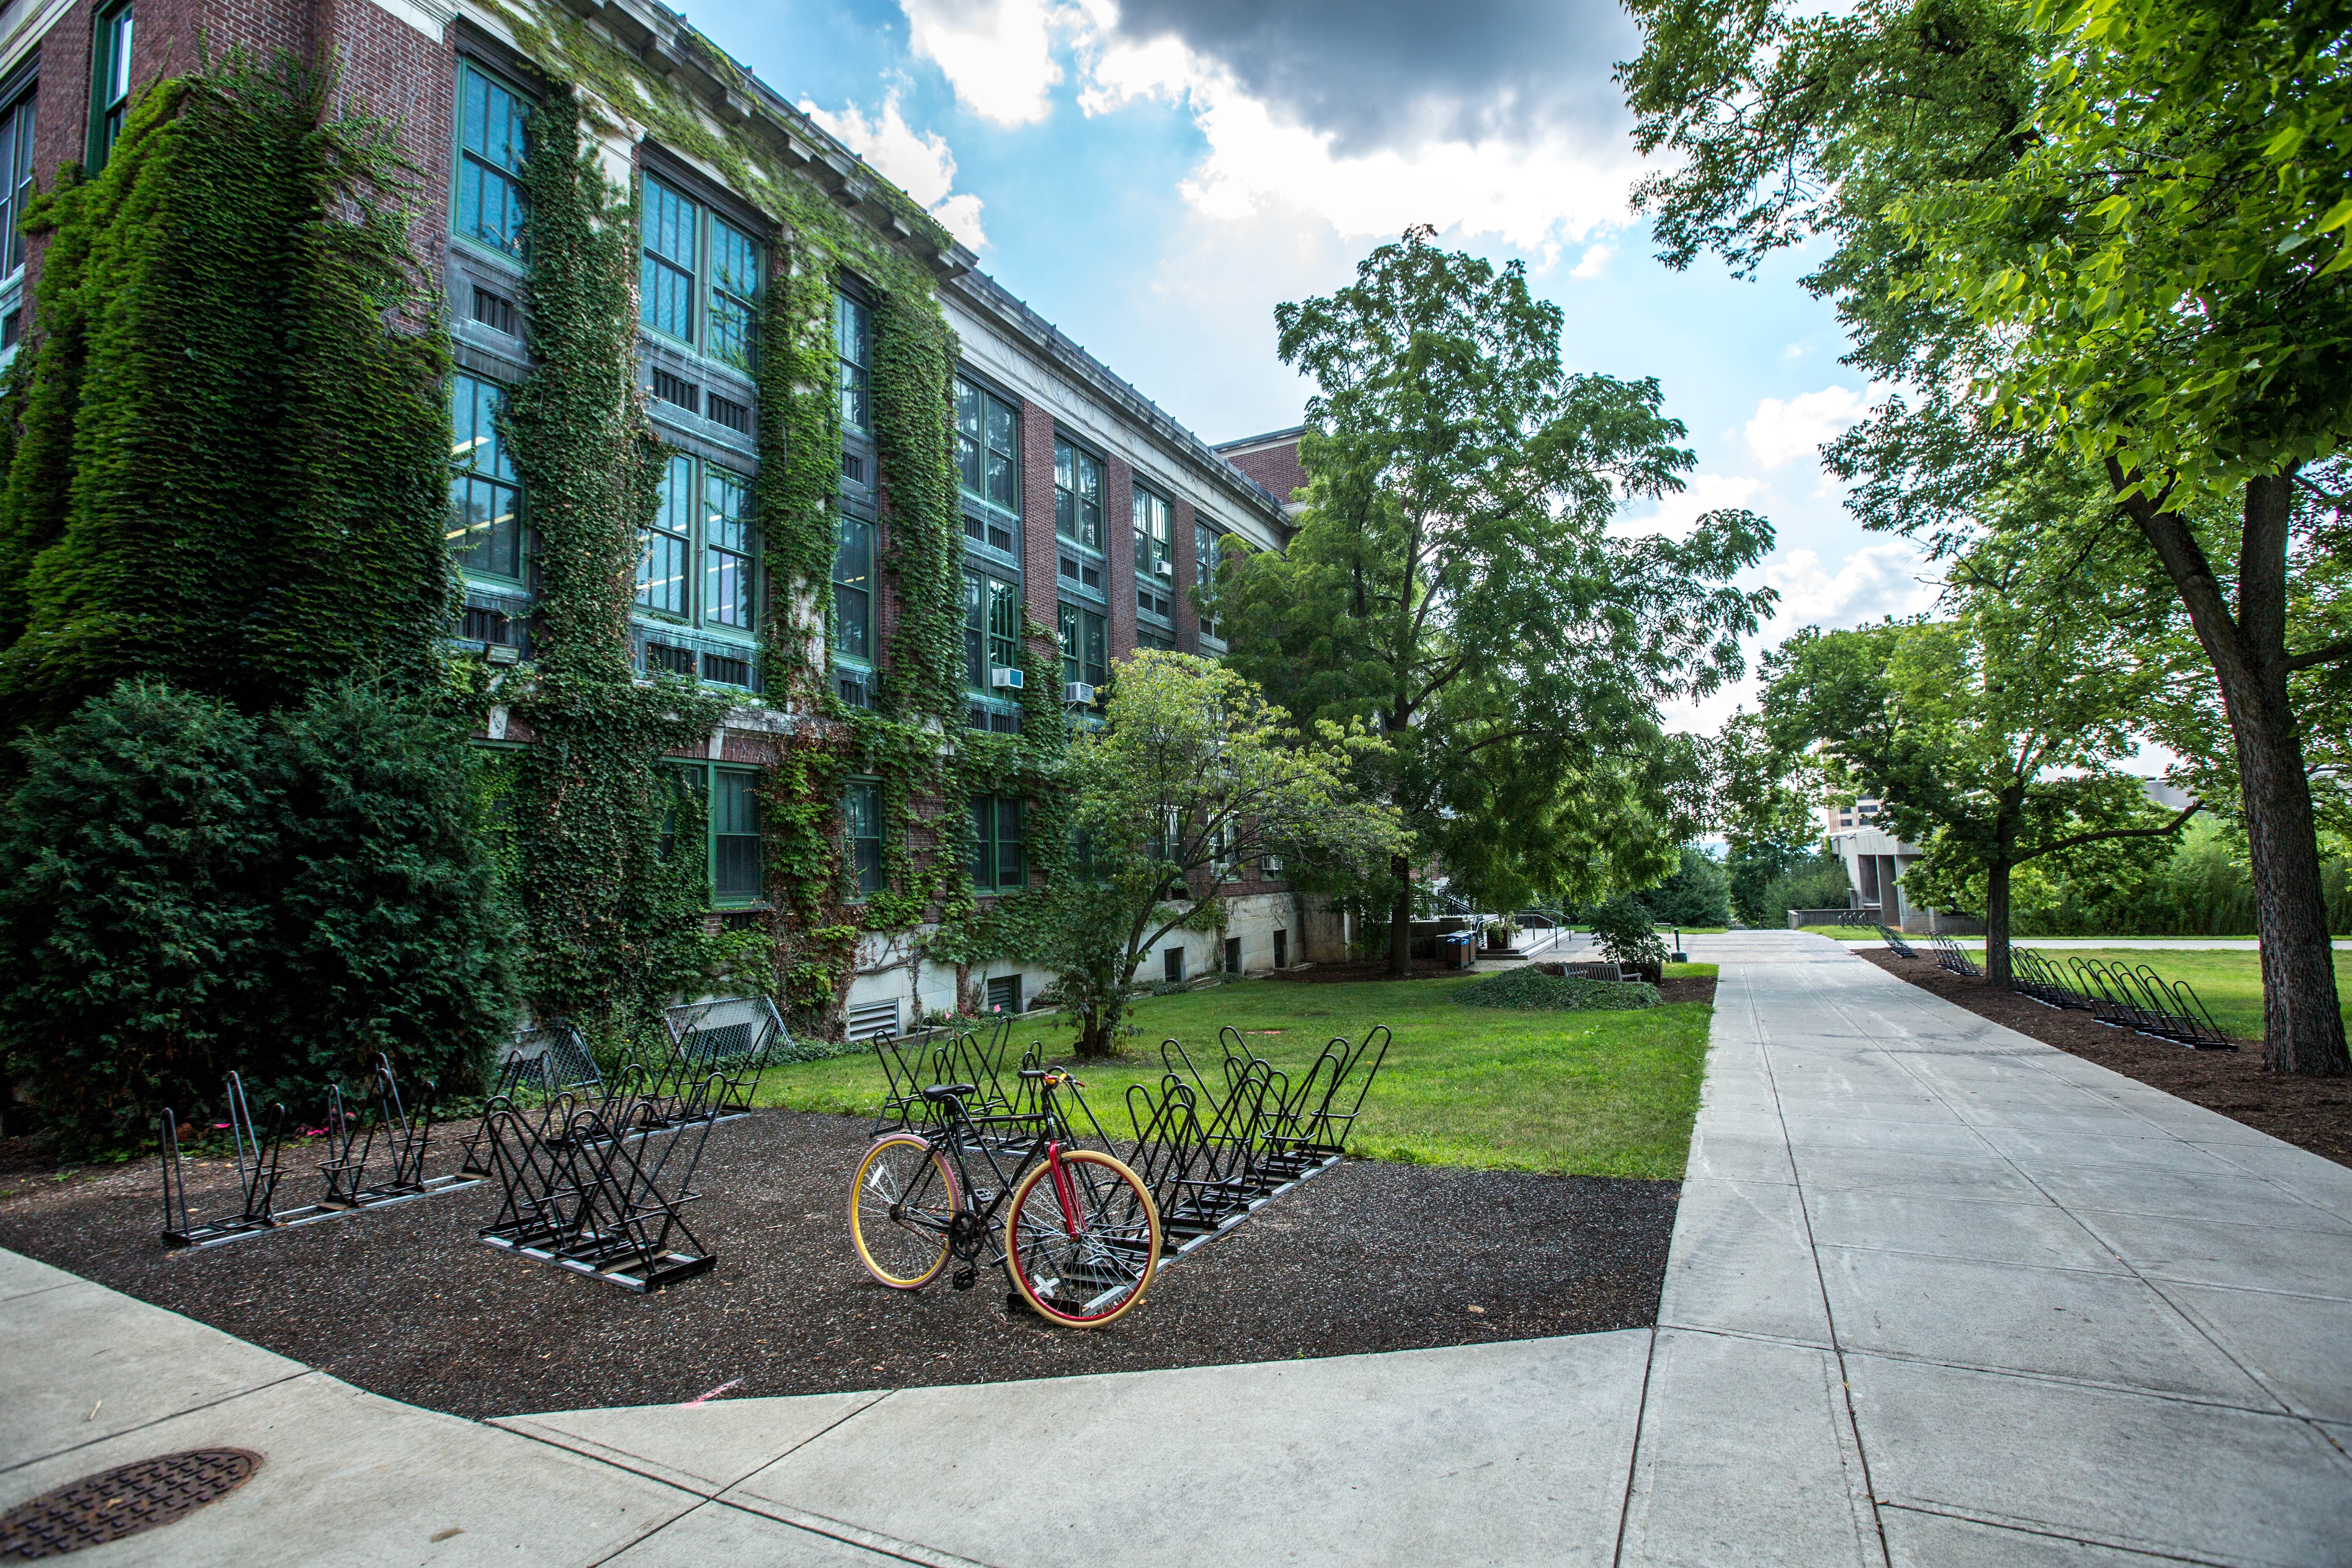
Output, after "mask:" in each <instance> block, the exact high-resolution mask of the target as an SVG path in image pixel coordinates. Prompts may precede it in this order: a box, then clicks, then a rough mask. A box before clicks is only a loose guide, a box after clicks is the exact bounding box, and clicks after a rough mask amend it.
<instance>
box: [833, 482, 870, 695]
mask: <svg viewBox="0 0 2352 1568" xmlns="http://www.w3.org/2000/svg"><path fill="white" fill-rule="evenodd" d="M833 655H834V658H835V659H837V660H838V659H846V660H851V661H854V662H856V664H858V665H860V666H862V667H866V668H870V667H871V666H872V664H873V661H874V525H873V524H872V523H870V522H868V521H866V520H865V519H864V518H862V517H852V516H850V515H849V514H848V513H847V512H843V513H842V514H841V515H840V516H839V517H837V518H836V519H835V521H834V531H833Z"/></svg>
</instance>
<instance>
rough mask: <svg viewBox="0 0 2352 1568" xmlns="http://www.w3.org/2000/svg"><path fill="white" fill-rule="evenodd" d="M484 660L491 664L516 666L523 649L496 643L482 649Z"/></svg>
mask: <svg viewBox="0 0 2352 1568" xmlns="http://www.w3.org/2000/svg"><path fill="white" fill-rule="evenodd" d="M482 658H483V659H484V661H485V662H487V663H490V664H514V663H517V662H519V661H520V659H521V658H522V649H520V648H519V647H508V646H507V645H506V644H505V643H495V642H494V643H492V644H490V645H489V646H488V647H485V648H484V649H482Z"/></svg>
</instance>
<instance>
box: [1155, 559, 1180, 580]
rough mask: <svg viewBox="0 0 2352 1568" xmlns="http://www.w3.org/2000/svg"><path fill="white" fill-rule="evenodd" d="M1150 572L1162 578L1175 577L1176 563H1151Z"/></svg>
mask: <svg viewBox="0 0 2352 1568" xmlns="http://www.w3.org/2000/svg"><path fill="white" fill-rule="evenodd" d="M1151 570H1152V571H1153V572H1154V573H1156V574H1159V575H1160V576H1162V577H1173V576H1174V575H1176V563H1174V562H1173V561H1155V562H1153V563H1151Z"/></svg>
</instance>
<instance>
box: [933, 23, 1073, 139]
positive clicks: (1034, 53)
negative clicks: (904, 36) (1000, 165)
mask: <svg viewBox="0 0 2352 1568" xmlns="http://www.w3.org/2000/svg"><path fill="white" fill-rule="evenodd" d="M898 4H899V8H900V9H901V10H903V11H905V12H906V14H907V33H908V40H909V41H910V42H911V43H912V44H913V46H914V50H915V53H916V54H917V55H918V56H919V57H921V58H925V59H929V60H932V61H936V62H937V63H938V65H939V68H940V70H941V71H942V72H944V73H945V74H946V76H947V79H948V80H949V81H950V83H951V84H953V86H954V88H955V90H956V96H957V97H958V98H960V99H961V100H963V101H964V102H965V103H966V104H968V105H970V106H971V109H972V110H973V111H974V112H975V113H978V114H980V115H982V116H983V117H984V118H986V119H989V120H993V121H996V122H997V123H998V124H999V125H1026V124H1030V123H1032V122H1034V121H1040V120H1043V119H1045V117H1046V116H1047V115H1048V114H1050V113H1052V112H1053V109H1054V105H1053V100H1051V98H1049V97H1048V96H1047V95H1048V93H1049V92H1050V91H1051V89H1053V87H1054V85H1055V83H1056V82H1058V81H1060V80H1061V79H1062V67H1061V63H1060V62H1059V61H1058V60H1056V59H1055V58H1054V37H1053V35H1054V33H1055V29H1056V28H1057V26H1061V25H1062V23H1063V22H1064V20H1065V19H1066V17H1067V16H1068V13H1066V12H1063V11H1061V10H1060V9H1059V8H1057V7H1055V6H1053V5H1047V4H1046V3H1045V0H980V3H978V4H973V3H971V0H898Z"/></svg>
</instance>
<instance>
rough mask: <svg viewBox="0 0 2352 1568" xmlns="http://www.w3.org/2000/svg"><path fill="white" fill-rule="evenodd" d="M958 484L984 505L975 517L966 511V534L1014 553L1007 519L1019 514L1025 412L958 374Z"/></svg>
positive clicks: (973, 498) (966, 493) (967, 493)
mask: <svg viewBox="0 0 2352 1568" xmlns="http://www.w3.org/2000/svg"><path fill="white" fill-rule="evenodd" d="M956 488H957V489H961V491H962V492H963V494H964V498H965V500H968V501H971V502H973V503H975V504H977V505H978V506H979V507H980V508H981V515H979V516H977V517H975V516H973V515H972V514H971V513H970V512H966V513H965V514H964V520H963V530H964V532H965V533H967V534H969V535H970V536H971V537H972V538H973V539H978V540H984V541H985V542H987V543H989V544H991V545H993V546H994V547H995V548H997V549H999V550H1003V551H1005V552H1011V551H1012V550H1013V545H1014V538H1013V531H1012V530H1011V529H1010V528H1008V527H1006V526H1004V522H1005V521H1018V520H1019V518H1020V516H1021V416H1020V414H1019V412H1018V411H1016V410H1015V409H1014V408H1013V405H1011V404H1009V403H1007V402H1005V401H1004V399H1003V398H1001V397H999V396H997V395H995V394H993V393H991V392H989V391H987V390H986V389H984V388H982V387H980V386H976V385H974V384H972V383H971V382H969V381H966V380H965V379H964V378H963V377H961V376H958V377H957V378H956ZM991 512H998V513H1002V514H1003V518H1002V519H1001V520H1000V519H998V518H993V517H991V516H990V515H989V513H991Z"/></svg>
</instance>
